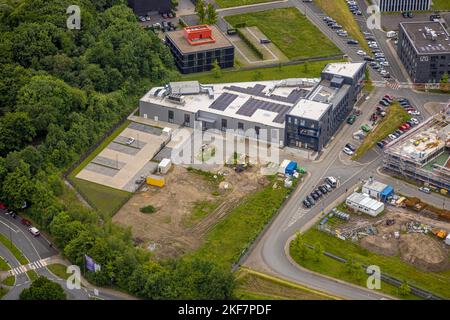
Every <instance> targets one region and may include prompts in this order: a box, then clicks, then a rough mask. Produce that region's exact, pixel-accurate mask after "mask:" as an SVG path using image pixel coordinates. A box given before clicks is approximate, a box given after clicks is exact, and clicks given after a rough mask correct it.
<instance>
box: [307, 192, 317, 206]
mask: <svg viewBox="0 0 450 320" xmlns="http://www.w3.org/2000/svg"><path fill="white" fill-rule="evenodd" d="M306 200H308V202H309V203H310V204H311V206H313V205H315V204H316V202H315V201H314V199H313V197H312V196H311V195H308V196H306Z"/></svg>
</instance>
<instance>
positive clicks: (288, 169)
mask: <svg viewBox="0 0 450 320" xmlns="http://www.w3.org/2000/svg"><path fill="white" fill-rule="evenodd" d="M295 169H297V162H295V161H291V162H289V164H288V165H287V167H286V170H285V172H286V174H291V175H292V174H294V170H295Z"/></svg>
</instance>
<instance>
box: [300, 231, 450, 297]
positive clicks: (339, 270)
mask: <svg viewBox="0 0 450 320" xmlns="http://www.w3.org/2000/svg"><path fill="white" fill-rule="evenodd" d="M304 240H305V242H306V243H308V244H312V245H314V244H316V243H317V242H319V243H320V244H321V245H322V246H323V247H324V250H325V251H327V252H330V253H333V254H335V255H337V256H340V257H343V258H346V259H348V258H353V259H355V261H357V262H360V263H362V264H365V265H377V266H379V267H380V269H381V272H385V273H386V274H388V275H391V276H393V277H395V278H397V279H400V280H407V281H408V283H409V284H411V285H414V286H417V287H419V288H422V289H424V290H428V291H431V292H433V293H435V294H437V295H440V296H442V297H444V298H450V291H449V290H448V287H449V285H450V270H449V271H445V272H434V273H433V272H424V271H421V270H419V269H417V268H415V267H414V266H412V265H410V264H408V263H405V262H403V261H402V260H401V259H400V258H399V257H388V256H382V255H378V254H375V253H372V252H370V251H368V250H366V249H364V248H362V247H361V246H359V245H358V244H355V243H352V242H350V241H343V240H340V239H338V238H335V237H333V236H331V235H328V234H326V233H324V232H321V231H318V230H316V229H315V228H311V229H310V230H308V231H307V232H305V233H304ZM291 256H292V257H293V258H294V260H295V261H297V263H299V264H300V265H302V266H304V267H305V268H308V269H310V270H313V271H316V272H318V273H322V274H326V275H328V276H331V277H333V278H338V279H342V280H345V281H347V282H351V283H354V284H357V285H362V286H365V284H366V279H362V280H356V279H353V278H352V277H351V276H350V275H349V273H348V272H347V270H346V268H345V264H344V263H341V262H339V261H336V260H334V259H331V258H328V257H325V256H323V257H322V259H321V260H320V261H319V262H316V261H313V260H312V259H308V258H306V259H305V260H302V259H301V258H300V257H299V256H298V252H297V250H296V249H295V248H292V246H291ZM381 291H382V292H384V293H386V294H390V295H393V296H397V297H400V296H399V295H398V291H397V288H395V287H394V286H391V285H389V284H387V283H384V282H382V284H381ZM401 298H402V299H418V297H415V296H412V295H409V296H406V297H404V296H401Z"/></svg>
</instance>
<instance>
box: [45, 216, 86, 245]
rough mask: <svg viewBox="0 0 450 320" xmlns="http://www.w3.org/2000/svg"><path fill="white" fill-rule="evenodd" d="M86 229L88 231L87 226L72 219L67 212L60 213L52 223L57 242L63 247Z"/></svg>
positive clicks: (51, 227) (51, 226) (51, 228)
mask: <svg viewBox="0 0 450 320" xmlns="http://www.w3.org/2000/svg"><path fill="white" fill-rule="evenodd" d="M84 231H86V228H85V226H84V225H83V224H82V223H81V222H80V221H72V219H71V218H70V216H69V214H68V213H67V212H61V213H59V214H58V215H57V216H55V218H54V219H53V221H52V223H51V224H50V232H51V234H52V235H53V237H54V239H55V243H56V244H57V245H58V246H59V247H61V248H64V247H65V246H66V244H67V243H69V241H71V240H72V239H75V238H77V237H78V235H79V234H80V233H81V232H84Z"/></svg>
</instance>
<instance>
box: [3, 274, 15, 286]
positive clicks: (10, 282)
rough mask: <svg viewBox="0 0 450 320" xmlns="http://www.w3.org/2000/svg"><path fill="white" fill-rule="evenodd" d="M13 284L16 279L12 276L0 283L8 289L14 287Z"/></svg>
mask: <svg viewBox="0 0 450 320" xmlns="http://www.w3.org/2000/svg"><path fill="white" fill-rule="evenodd" d="M14 283H16V277H14V276H9V277H6V278H5V279H3V281H2V284H4V285H5V286H9V287H12V286H13V285H14Z"/></svg>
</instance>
